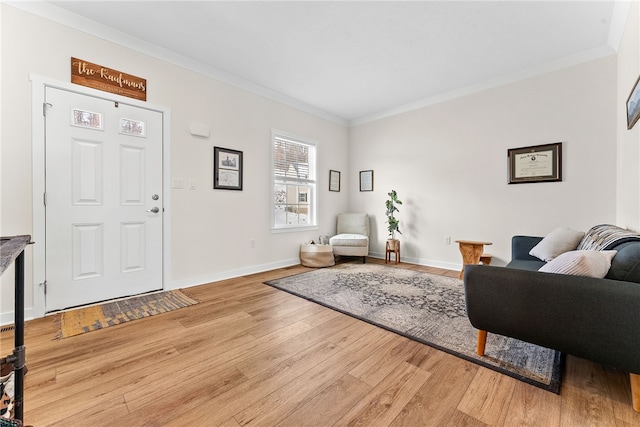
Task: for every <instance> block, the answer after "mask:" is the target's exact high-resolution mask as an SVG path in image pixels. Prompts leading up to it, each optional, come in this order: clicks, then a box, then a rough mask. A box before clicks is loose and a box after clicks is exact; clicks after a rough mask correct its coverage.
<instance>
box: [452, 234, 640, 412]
mask: <svg viewBox="0 0 640 427" xmlns="http://www.w3.org/2000/svg"><path fill="white" fill-rule="evenodd" d="M541 239H542V238H541V237H531V236H514V237H513V238H512V245H511V250H512V261H511V262H510V263H509V264H508V265H507V266H506V267H495V266H489V265H466V266H465V268H464V289H465V298H466V305H467V315H468V316H469V320H470V322H471V324H472V325H473V326H474V327H475V328H477V329H478V330H479V334H478V338H479V343H478V353H479V354H484V342H485V341H486V332H490V333H495V334H500V335H504V336H508V337H512V338H516V339H520V340H522V341H527V342H531V343H534V344H537V345H540V346H543V347H547V348H551V349H555V350H559V351H561V352H564V353H567V354H572V355H575V356H578V357H582V358H585V359H589V360H592V361H595V362H598V363H602V364H605V365H610V366H613V367H616V368H619V369H621V370H623V371H625V372H628V373H629V374H630V379H631V392H632V404H633V408H634V409H635V410H636V411H638V412H640V241H620V242H616V243H615V244H613V245H610V246H609V247H606V248H604V249H607V250H616V251H618V252H617V254H616V255H615V257H614V258H613V260H612V264H611V268H610V270H609V273H608V274H607V276H606V277H605V278H604V279H599V278H592V277H581V276H570V275H565V274H555V273H543V272H539V271H537V270H538V269H539V268H540V267H541V266H542V265H544V264H545V262H544V261H541V260H539V259H538V258H535V257H533V256H531V255H529V251H530V250H531V248H533V247H534V246H535V245H536V244H537V243H538V242H540V240H541Z"/></svg>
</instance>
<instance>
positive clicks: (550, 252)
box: [529, 227, 584, 262]
mask: <svg viewBox="0 0 640 427" xmlns="http://www.w3.org/2000/svg"><path fill="white" fill-rule="evenodd" d="M583 237H584V231H576V230H572V229H570V228H567V227H559V228H556V229H555V230H553V231H552V232H551V233H549V234H547V236H546V237H545V238H544V239H542V240H541V241H540V243H538V244H537V245H535V246H534V247H533V248H532V249H531V251H529V255H532V256H534V257H536V258H539V259H541V260H542V261H547V262H549V261H551V260H552V259H554V258H555V257H557V256H558V255H560V254H562V253H565V252H569V251H572V250H574V249H575V248H577V247H578V243H580V241H581V240H582V238H583Z"/></svg>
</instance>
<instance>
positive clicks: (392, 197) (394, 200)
mask: <svg viewBox="0 0 640 427" xmlns="http://www.w3.org/2000/svg"><path fill="white" fill-rule="evenodd" d="M387 195H388V196H389V198H388V199H387V201H386V202H385V204H386V206H387V212H386V215H387V221H386V222H387V230H388V231H389V239H388V244H387V245H389V246H391V247H392V248H394V247H395V245H396V242H397V240H396V238H395V237H396V231H397V232H398V233H399V234H402V231H400V227H399V225H400V221H399V220H398V218H396V217H395V213H396V212H399V210H398V206H397V205H401V204H402V201H401V200H400V199H398V194H397V193H396V190H391V191H390V192H389V193H387Z"/></svg>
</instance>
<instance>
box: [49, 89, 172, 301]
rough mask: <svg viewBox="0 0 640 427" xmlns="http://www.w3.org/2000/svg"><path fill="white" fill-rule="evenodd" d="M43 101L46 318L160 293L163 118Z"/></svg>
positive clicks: (83, 98) (78, 98)
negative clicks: (48, 314)
mask: <svg viewBox="0 0 640 427" xmlns="http://www.w3.org/2000/svg"><path fill="white" fill-rule="evenodd" d="M45 100H46V105H47V113H46V116H45V117H46V118H45V144H46V148H45V162H46V165H45V173H46V179H45V181H46V184H45V186H46V208H45V209H46V266H45V268H46V273H45V275H46V284H47V286H46V294H45V306H46V311H53V310H59V309H63V308H68V307H74V306H78V305H84V304H89V303H92V302H97V301H103V300H107V299H112V298H117V297H122V296H128V295H135V294H140V293H144V292H148V291H153V290H158V289H162V287H163V284H162V220H163V208H162V206H163V198H162V173H163V170H162V138H163V135H162V129H163V126H162V119H163V115H162V113H161V112H158V111H152V110H147V109H144V108H139V107H133V106H130V105H126V104H123V103H120V104H118V103H117V102H114V101H109V100H106V99H102V98H97V97H93V96H88V95H82V94H78V93H74V92H70V91H65V90H61V89H55V88H50V87H47V88H46V92H45Z"/></svg>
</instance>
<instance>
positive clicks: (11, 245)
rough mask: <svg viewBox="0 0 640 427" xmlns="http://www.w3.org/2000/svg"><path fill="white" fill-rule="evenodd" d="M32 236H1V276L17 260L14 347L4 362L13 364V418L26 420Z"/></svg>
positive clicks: (3, 359)
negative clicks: (27, 271)
mask: <svg viewBox="0 0 640 427" xmlns="http://www.w3.org/2000/svg"><path fill="white" fill-rule="evenodd" d="M31 243H33V242H31V236H29V235H23V236H10V237H1V238H0V276H1V275H2V274H3V273H4V272H5V270H6V269H7V268H8V267H9V266H10V265H11V263H13V262H14V261H15V263H16V264H15V307H14V313H15V314H14V349H13V353H12V354H10V355H8V356H7V357H5V358H2V361H3V362H5V361H6V362H8V363H12V364H13V372H14V377H15V392H14V397H13V404H14V411H13V412H14V416H13V418H15V419H17V420H20V421H24V407H23V403H24V367H25V360H26V358H25V353H26V348H25V346H24V248H26V247H27V245H29V244H31Z"/></svg>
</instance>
